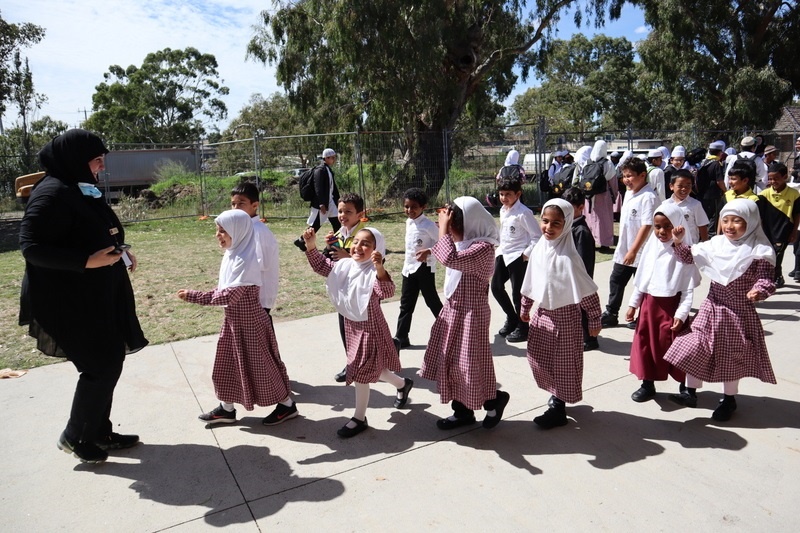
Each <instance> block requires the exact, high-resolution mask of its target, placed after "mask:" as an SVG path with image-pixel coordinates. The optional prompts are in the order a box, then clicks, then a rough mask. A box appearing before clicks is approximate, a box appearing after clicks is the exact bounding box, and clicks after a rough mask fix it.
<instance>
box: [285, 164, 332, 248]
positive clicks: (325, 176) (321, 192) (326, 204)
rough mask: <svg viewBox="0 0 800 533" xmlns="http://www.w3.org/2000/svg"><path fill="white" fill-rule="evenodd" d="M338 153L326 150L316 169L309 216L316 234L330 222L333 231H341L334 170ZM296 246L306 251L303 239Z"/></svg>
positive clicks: (309, 223) (309, 222)
mask: <svg viewBox="0 0 800 533" xmlns="http://www.w3.org/2000/svg"><path fill="white" fill-rule="evenodd" d="M336 158H337V155H336V152H335V151H334V150H333V148H325V149H324V150H323V151H322V161H323V162H322V163H320V164H319V165H318V166H317V167H316V168H315V169H314V178H313V179H314V198H313V199H312V200H311V202H310V207H311V213H310V214H309V215H308V221H307V224H308V226H309V227H312V228H314V231H315V232H316V231H317V230H319V228H320V226H321V225H322V224H323V223H324V222H326V221H330V223H331V226H332V227H333V231H334V232H336V231H339V228H340V227H341V226H342V224H341V223H340V222H339V219H338V218H337V217H338V215H339V212H338V211H337V210H336V206H337V204H338V203H339V189H337V188H336V180H335V179H334V177H333V169H332V168H331V167H332V166H333V165H335V164H336ZM294 245H295V246H297V247H298V248H300V250H301V251H303V252H305V251H306V244H305V241H304V240H303V237H300V238H299V239H297V240H295V241H294Z"/></svg>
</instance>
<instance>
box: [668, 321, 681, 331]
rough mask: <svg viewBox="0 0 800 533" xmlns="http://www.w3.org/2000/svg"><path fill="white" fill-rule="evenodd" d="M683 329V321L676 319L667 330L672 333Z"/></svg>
mask: <svg viewBox="0 0 800 533" xmlns="http://www.w3.org/2000/svg"><path fill="white" fill-rule="evenodd" d="M682 328H683V320H681V319H680V318H676V319H675V320H673V321H672V327H671V328H669V329H670V330H672V331H680V330H681V329H682Z"/></svg>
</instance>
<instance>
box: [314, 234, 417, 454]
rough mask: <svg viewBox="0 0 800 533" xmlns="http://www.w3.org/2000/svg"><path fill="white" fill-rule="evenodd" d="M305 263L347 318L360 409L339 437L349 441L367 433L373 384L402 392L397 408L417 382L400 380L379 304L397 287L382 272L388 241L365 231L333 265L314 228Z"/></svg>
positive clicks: (350, 377)
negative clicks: (347, 254)
mask: <svg viewBox="0 0 800 533" xmlns="http://www.w3.org/2000/svg"><path fill="white" fill-rule="evenodd" d="M303 240H304V242H305V244H306V249H307V250H308V251H307V252H306V257H307V258H308V262H309V264H310V265H311V268H313V269H314V272H316V273H317V274H319V275H321V276H325V277H327V278H328V280H327V283H326V286H327V288H328V296H329V297H330V299H331V303H333V305H334V307H336V311H338V312H339V314H341V315H342V316H343V317H344V331H345V339H346V343H345V344H346V346H347V380H346V383H347V384H348V385H349V384H350V383H353V384H354V385H355V387H354V388H355V393H356V408H355V413H354V415H353V417H352V418H351V419H350V421H349V422H347V423H346V424H345V425H344V426H342V427H341V428H340V429H339V430H338V431H337V434H338V435H339V436H340V437H342V438H350V437H354V436H356V435H358V434H359V433H361V432H362V431H364V430H365V429H367V427H368V424H367V406H368V405H369V393H370V387H369V384H370V383H377V382H378V381H385V382H387V383H390V384H391V385H392V386H394V387H395V388H396V389H397V396H396V398H395V400H394V406H395V407H396V408H398V409H399V408H402V407H404V406H405V405H406V402H407V401H408V393H409V391H410V390H411V388H412V387H413V386H414V382H413V381H411V380H410V379H408V378H405V379H404V378H402V377H400V376H398V375H397V374H395V372H399V371H400V358H399V357H398V355H397V348H395V346H394V342H393V341H392V334H391V332H390V331H389V325H388V324H387V323H386V317H384V315H383V311H382V310H381V305H380V301H381V300H383V299H386V298H391V297H392V296H394V291H395V286H394V282H393V281H392V278H391V276H390V275H389V273H388V272H387V271H386V269H385V268H384V266H383V258H384V256H385V255H386V241H385V239H384V237H383V235H382V234H381V232H380V231H378V230H377V229H375V228H373V227H366V228H364V229H362V230H360V231H358V233H356V234H355V236H354V237H353V242H352V244H351V246H350V257H349V258H345V259H340V260H338V261H331V260H330V259H328V258H327V257H325V256H323V255H322V254H321V253H320V252H319V251H318V250H317V237H316V233H315V232H314V229H313V228H308V229H307V230H306V231H305V232H304V233H303Z"/></svg>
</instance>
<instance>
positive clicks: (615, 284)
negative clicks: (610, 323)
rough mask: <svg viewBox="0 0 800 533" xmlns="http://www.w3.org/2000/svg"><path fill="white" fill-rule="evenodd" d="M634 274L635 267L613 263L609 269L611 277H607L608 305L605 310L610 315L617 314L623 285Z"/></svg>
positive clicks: (622, 293) (623, 289) (623, 290)
mask: <svg viewBox="0 0 800 533" xmlns="http://www.w3.org/2000/svg"><path fill="white" fill-rule="evenodd" d="M634 274H636V267H632V266H626V265H621V264H619V263H614V268H613V269H612V270H611V277H609V278H608V291H609V293H608V305H606V311H607V312H608V314H610V315H614V316H617V315H618V314H619V308H620V306H621V305H622V297H623V295H624V294H625V286H626V285H627V284H628V282H629V281H630V280H631V278H632V277H633V275H634Z"/></svg>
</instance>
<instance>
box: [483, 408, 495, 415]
mask: <svg viewBox="0 0 800 533" xmlns="http://www.w3.org/2000/svg"><path fill="white" fill-rule="evenodd" d="M486 416H497V409H492V410H491V411H486Z"/></svg>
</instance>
